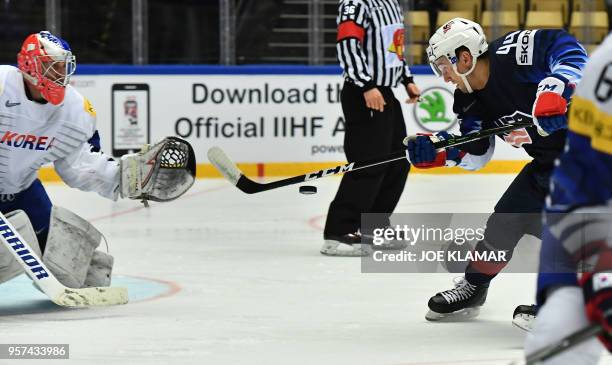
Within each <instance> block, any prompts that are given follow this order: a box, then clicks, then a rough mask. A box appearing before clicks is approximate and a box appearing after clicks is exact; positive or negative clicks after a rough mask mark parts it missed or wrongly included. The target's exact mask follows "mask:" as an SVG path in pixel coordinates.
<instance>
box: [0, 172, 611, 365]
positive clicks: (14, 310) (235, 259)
mask: <svg viewBox="0 0 612 365" xmlns="http://www.w3.org/2000/svg"><path fill="white" fill-rule="evenodd" d="M511 179H512V176H510V175H450V176H440V175H439V176H432V175H413V176H410V177H409V179H408V184H407V188H406V191H405V193H404V196H403V198H402V200H401V203H400V205H399V207H398V211H400V212H440V211H453V212H489V211H491V210H492V208H493V206H494V204H495V202H496V200H497V198H498V197H499V196H500V195H501V193H502V192H503V191H504V189H505V188H506V186H507V185H508V184H509V183H510V181H511ZM338 182H339V180H338V179H336V178H331V179H324V180H321V181H319V182H317V183H316V185H317V187H318V191H319V193H318V194H316V195H302V194H299V192H298V188H297V186H295V187H287V188H282V189H279V190H274V191H270V192H266V193H261V194H256V195H246V194H244V193H242V192H240V191H238V190H237V189H236V188H235V187H233V186H232V185H230V184H229V183H227V182H226V181H224V180H220V179H217V180H204V181H198V182H197V183H196V185H195V186H194V188H193V189H192V190H191V191H190V193H188V195H187V196H185V197H183V198H181V199H179V200H177V201H174V202H171V203H167V204H159V203H152V207H151V208H150V209H143V208H141V207H140V205H139V204H138V203H137V202H135V201H120V202H117V203H112V202H110V201H107V200H105V199H103V198H100V197H98V196H96V195H94V194H91V193H82V192H78V191H75V190H73V189H69V188H67V187H65V186H63V185H60V184H57V185H49V186H48V190H49V193H50V195H51V198H52V200H53V202H54V203H55V204H58V205H61V206H64V207H67V208H69V209H72V210H73V211H75V212H77V213H78V214H80V215H82V216H83V217H85V218H87V219H89V220H91V221H92V223H93V224H94V225H95V226H96V227H98V228H99V229H100V231H101V232H103V233H104V235H105V236H106V238H107V240H108V242H109V245H110V250H111V253H112V254H113V255H114V256H115V274H116V275H120V276H123V277H126V278H132V277H140V278H152V279H160V280H164V281H168V282H170V284H172V283H174V284H175V285H177V286H180V288H181V290H180V291H178V292H177V293H175V294H172V295H169V296H165V297H160V298H158V299H154V300H147V301H137V302H134V303H131V304H128V305H126V306H120V307H115V308H101V309H84V310H65V309H62V308H58V307H55V306H53V305H50V304H49V303H47V302H45V300H44V297H41V296H40V294H39V293H36V292H35V291H34V289H33V288H31V290H32V294H31V295H32V297H31V300H30V302H29V303H28V301H27V300H26V302H25V303H24V299H23V298H18V296H17V292H19V293H23V292H24V291H27V290H29V289H30V287H28V285H29V284H28V283H27V281H23V283H22V284H21V285H22V286H23V287H22V288H20V290H16V291H15V292H14V293H13V292H12V291H10V292H8V293H7V292H6V291H2V290H0V293H3V294H2V295H1V296H2V299H1V300H2V301H3V305H1V306H0V336H1V338H2V340H1V341H0V342H2V343H69V344H70V357H71V361H70V362H69V363H70V364H249V365H253V364H380V365H451V364H493V365H497V364H508V363H509V362H510V361H511V360H513V359H516V358H518V357H519V356H520V355H521V350H520V348H521V346H522V342H523V338H524V334H523V333H522V332H521V331H520V330H518V329H516V328H513V327H512V326H511V324H510V321H511V316H512V311H513V310H514V307H515V306H516V305H518V304H529V303H532V302H533V291H534V285H535V283H534V279H535V275H532V274H531V275H530V274H507V275H500V277H498V278H497V279H496V280H495V282H494V284H493V285H492V286H491V289H490V291H489V297H488V301H487V304H486V305H485V307H483V309H482V312H481V315H480V317H479V318H478V319H477V320H475V321H473V322H469V323H429V322H426V321H425V319H424V315H425V312H426V305H427V300H428V299H429V297H430V296H431V295H433V294H434V293H435V292H436V291H439V290H444V289H448V288H449V287H450V285H451V283H452V278H453V275H452V274H361V273H360V261H359V259H357V258H333V257H325V256H322V255H320V254H319V253H318V251H319V248H320V246H321V244H322V232H321V226H322V225H323V222H324V215H325V214H326V211H327V206H328V204H329V201H330V200H331V199H332V197H333V195H334V194H335V192H336V188H337V185H338ZM118 281H121V280H118ZM143 290H146V289H143ZM54 362H55V363H63V362H61V360H55V361H54ZM5 363H11V362H10V361H8V360H0V364H5ZM12 363H17V364H29V363H32V364H40V363H41V362H40V361H36V360H30V361H27V360H19V361H14V362H12ZM603 363H605V364H608V365H609V364H612V360H611V359H610V357H606V358H605V360H604V362H603Z"/></svg>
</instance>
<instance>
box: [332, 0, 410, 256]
mask: <svg viewBox="0 0 612 365" xmlns="http://www.w3.org/2000/svg"><path fill="white" fill-rule="evenodd" d="M337 23H338V36H337V44H336V49H337V51H338V59H339V61H340V65H341V66H342V69H343V71H344V73H343V76H344V80H345V81H344V86H343V88H342V93H341V102H342V111H343V113H344V120H345V135H344V151H345V153H346V158H347V160H348V161H364V160H369V159H372V158H375V157H380V156H383V155H385V154H388V153H390V152H393V151H398V150H402V149H404V148H405V147H404V145H403V144H402V141H403V140H404V138H405V137H406V126H405V124H404V117H403V115H402V109H401V105H400V103H399V101H398V100H397V99H396V98H395V97H394V96H393V92H392V90H391V88H393V87H395V86H397V85H398V83H400V82H401V83H402V84H403V85H404V86H405V88H406V91H407V92H408V96H409V99H408V100H406V102H408V103H412V102H415V101H416V100H417V99H418V97H419V95H420V91H419V89H418V87H417V86H416V85H415V84H414V80H413V78H412V76H411V74H410V70H409V69H408V66H407V65H406V62H405V60H404V16H403V13H402V10H401V8H400V6H399V4H398V0H341V1H340V7H339V15H338V18H337ZM409 169H410V165H409V164H408V162H407V161H396V162H393V163H389V164H386V165H381V166H380V167H371V168H367V169H363V170H358V171H355V172H351V173H348V174H345V175H344V176H343V177H342V181H341V182H340V187H339V188H338V192H337V193H336V197H335V198H334V200H333V201H332V202H331V204H330V206H329V211H328V214H327V221H326V222H325V230H324V233H323V238H324V240H325V243H324V245H323V247H322V248H321V253H322V254H324V255H330V256H364V255H367V254H368V252H369V248H368V247H369V245H362V242H361V233H360V231H361V213H384V214H385V215H384V217H385V220H386V221H385V222H377V223H378V224H381V223H382V224H383V226H384V225H388V224H389V216H390V215H391V213H392V212H393V210H394V209H395V206H396V205H397V202H398V201H399V198H400V196H401V195H402V192H403V190H404V185H405V184H406V178H407V177H408V171H409Z"/></svg>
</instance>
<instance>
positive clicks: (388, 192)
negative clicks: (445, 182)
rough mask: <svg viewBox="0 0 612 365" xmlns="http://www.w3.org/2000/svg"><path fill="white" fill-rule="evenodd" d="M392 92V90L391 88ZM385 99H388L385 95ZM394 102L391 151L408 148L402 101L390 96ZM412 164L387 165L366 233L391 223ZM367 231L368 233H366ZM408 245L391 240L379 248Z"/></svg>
mask: <svg viewBox="0 0 612 365" xmlns="http://www.w3.org/2000/svg"><path fill="white" fill-rule="evenodd" d="M389 92H391V90H389ZM385 99H387V98H386V97H385ZM389 99H390V100H391V101H392V102H393V110H392V111H393V113H394V115H393V116H392V121H393V136H392V137H391V152H392V151H401V150H402V149H403V148H406V147H405V146H404V144H403V143H402V141H403V140H404V138H406V135H407V134H406V123H405V122H404V115H403V113H402V107H401V104H400V102H399V101H398V100H397V99H396V98H395V97H393V95H391V96H390V98H389ZM409 171H410V164H409V163H408V161H405V160H399V161H395V162H392V163H389V164H387V165H385V172H384V178H383V180H382V183H381V185H380V188H379V190H378V194H377V195H376V198H375V199H374V203H373V204H372V207H371V209H370V211H369V212H368V213H377V214H376V218H377V219H375V220H373V221H372V222H368V224H372V225H373V226H371V227H362V230H363V231H364V233H363V234H364V235H366V234H367V233H369V230H370V229H371V228H383V227H386V226H389V225H390V221H389V217H390V216H391V214H392V213H393V211H395V207H396V206H397V203H398V202H399V199H400V198H401V196H402V193H403V192H404V186H405V185H406V179H407V178H408V172H409ZM366 232H367V233H366ZM405 246H406V245H405V243H404V242H400V241H391V242H387V243H384V244H382V245H377V246H376V248H377V249H402V248H404V247H405Z"/></svg>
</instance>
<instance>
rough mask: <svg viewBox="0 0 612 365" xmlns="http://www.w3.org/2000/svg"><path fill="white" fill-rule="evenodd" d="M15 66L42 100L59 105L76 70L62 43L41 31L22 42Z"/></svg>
mask: <svg viewBox="0 0 612 365" xmlns="http://www.w3.org/2000/svg"><path fill="white" fill-rule="evenodd" d="M17 65H18V67H19V70H20V71H21V73H22V74H23V77H24V78H25V79H26V80H28V81H29V82H30V83H31V84H32V85H34V86H35V87H36V89H38V90H39V91H40V93H41V94H42V96H43V98H45V100H47V101H48V102H50V103H51V104H53V105H59V104H61V102H62V101H63V100H64V95H65V94H66V85H68V83H69V82H70V76H71V75H72V74H73V73H74V71H75V70H76V59H75V57H74V55H73V54H72V51H71V50H70V46H69V45H68V43H67V42H66V41H65V40H63V39H61V38H59V37H56V36H54V35H53V34H51V33H49V32H47V31H42V32H39V33H34V34H30V35H29V36H28V37H27V38H26V39H25V41H24V42H23V45H22V46H21V50H20V51H19V53H18V54H17Z"/></svg>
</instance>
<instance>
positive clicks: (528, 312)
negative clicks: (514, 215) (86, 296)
mask: <svg viewBox="0 0 612 365" xmlns="http://www.w3.org/2000/svg"><path fill="white" fill-rule="evenodd" d="M537 313H538V307H537V306H536V305H519V306H518V307H516V309H515V310H514V314H513V315H512V324H513V325H514V326H516V327H518V328H520V329H522V330H523V331H527V332H531V329H532V328H533V323H534V322H535V319H536V315H537Z"/></svg>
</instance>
